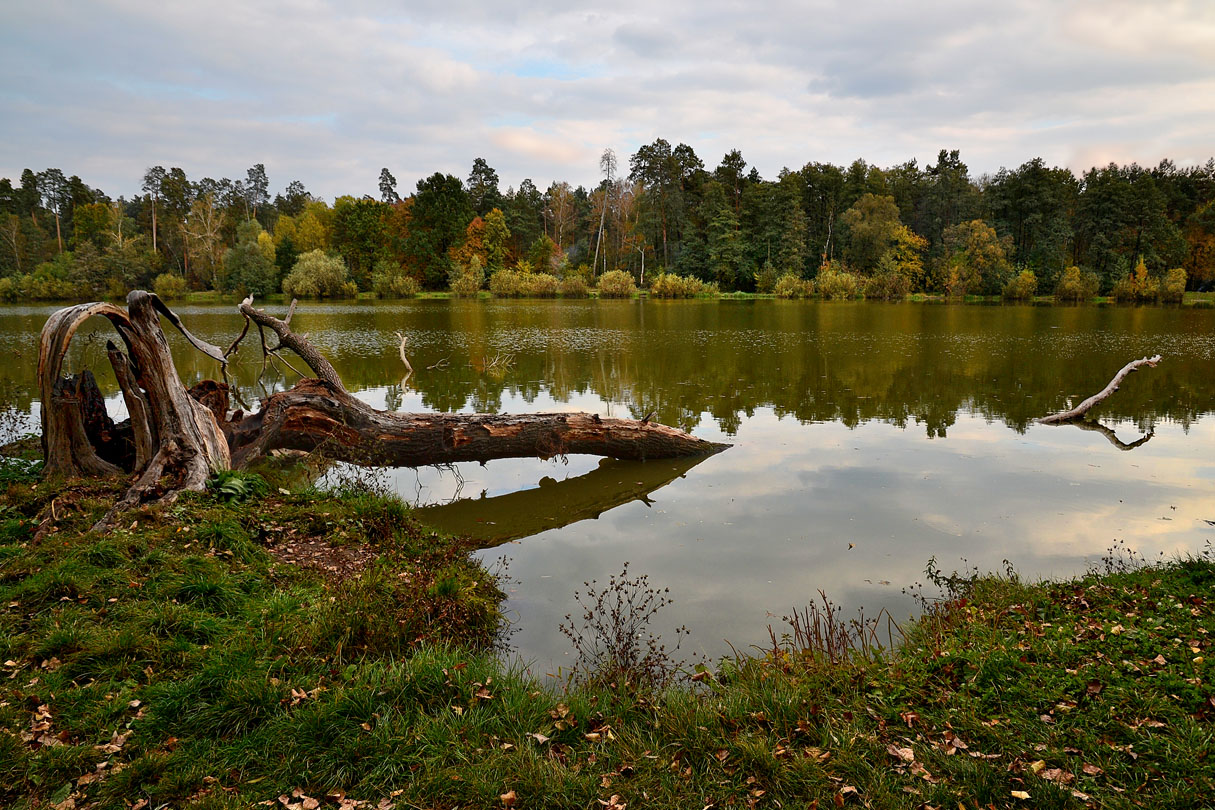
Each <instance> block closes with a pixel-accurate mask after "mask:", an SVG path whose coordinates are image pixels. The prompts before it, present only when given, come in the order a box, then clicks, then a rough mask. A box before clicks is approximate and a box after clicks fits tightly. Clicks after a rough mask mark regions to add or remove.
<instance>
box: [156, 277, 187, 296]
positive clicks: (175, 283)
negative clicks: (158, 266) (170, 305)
mask: <svg viewBox="0 0 1215 810" xmlns="http://www.w3.org/2000/svg"><path fill="white" fill-rule="evenodd" d="M152 291H153V292H155V293H156V294H157V295H159V296H160V297H161V298H163V299H164V300H166V301H169V300H172V299H174V298H181V297H182V296H183V295H185V294H186V280H185V279H184V278H182V277H181V276H179V275H177V274H176V273H161V274H160V275H159V276H157V277H156V280H155V281H153V282H152Z"/></svg>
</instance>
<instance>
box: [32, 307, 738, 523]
mask: <svg viewBox="0 0 1215 810" xmlns="http://www.w3.org/2000/svg"><path fill="white" fill-rule="evenodd" d="M239 311H240V313H241V314H242V315H243V316H244V318H245V325H244V329H242V331H241V334H240V335H239V336H238V337H237V339H236V340H235V341H233V343H232V344H231V345H230V346H229V347H228V350H227V351H221V350H220V349H219V348H217V347H215V346H212V345H211V344H209V343H206V342H205V341H202V340H200V339H198V338H196V337H195V336H194V335H192V334H191V333H190V332H189V331H188V330H186V328H185V327H184V325H182V323H181V320H180V319H179V318H178V317H177V315H176V314H175V313H173V312H172V311H171V310H169V308H168V307H166V306H165V305H164V304H163V303H162V302H161V301H160V299H159V298H157V297H156V296H155V295H152V294H150V293H147V292H143V291H141V290H136V291H134V292H132V293H131V294H130V295H129V296H128V297H127V310H126V311H123V310H122V309H120V308H118V307H115V306H113V305H111V304H105V303H94V304H81V305H78V306H75V307H68V308H66V309H63V310H60V311H59V312H56V313H54V314H53V315H52V316H51V317H50V319H48V321H47V324H46V326H45V327H44V328H43V331H42V337H41V341H40V344H39V361H38V373H39V384H40V386H41V392H42V402H43V403H44V407H43V409H42V424H43V446H44V449H45V451H46V467H45V469H46V471H47V474H48V475H66V476H79V475H93V476H96V475H112V474H116V473H119V472H122V471H124V470H125V471H127V472H129V473H130V474H132V475H133V482H132V484H131V485H130V487H129V489H128V490H127V492H126V494H124V495H123V496H122V498H121V499H119V501H118V502H117V503H115V505H114V507H113V508H112V509H111V510H110V511H109V513H107V515H106V517H105V518H103V519H102V520H101V521H100V522H99V523H98V527H104V526H109V525H112V524H113V522H114V521H115V519H116V517H117V516H118V515H119V514H120V513H122V512H123V511H125V510H127V509H130V508H132V507H135V506H138V505H140V504H146V503H152V502H170V501H172V500H173V499H175V498H176V497H177V494H178V493H180V492H182V491H184V490H200V489H202V488H203V486H204V485H205V482H206V480H207V478H208V476H209V475H210V473H211V471H212V470H213V469H217V468H225V467H228V466H230V465H231V466H237V467H242V466H245V465H247V464H248V463H249V462H251V461H253V460H254V459H256V458H258V457H259V456H261V455H263V454H266V453H269V452H271V451H274V450H302V451H312V450H316V449H318V448H322V447H323V448H324V450H325V454H326V456H327V457H329V458H332V459H335V460H341V461H348V462H351V463H355V464H360V465H363V466H407V467H419V466H427V465H432V464H448V463H452V462H457V461H487V460H489V459H495V458H513V457H527V456H538V457H541V458H551V457H553V456H561V455H565V454H569V453H589V454H594V455H600V456H607V457H609V458H618V459H642V460H644V459H658V458H674V457H681V456H696V455H705V454H708V453H713V452H716V451H718V450H720V449H722V448H723V445H718V444H714V443H712V442H706V441H704V440H702V439H698V438H696V437H694V436H690V435H688V434H686V433H684V432H682V431H679V430H676V429H674V428H670V427H666V426H664V425H659V424H655V423H651V422H649V421H648V419H647V420H645V421H640V422H638V421H635V420H631V419H601V418H600V417H598V416H596V415H592V414H585V413H550V414H525V415H518V416H508V415H504V414H499V415H493V414H398V413H390V412H385V411H378V410H376V409H374V408H372V407H371V406H369V405H367V404H366V403H364V402H362V401H361V400H359V399H356V398H355V397H353V396H351V394H350V393H349V392H348V391H347V390H346V388H345V386H344V385H343V384H342V380H341V378H340V377H339V375H338V373H337V371H336V370H335V369H334V368H333V366H332V365H331V364H330V363H329V361H328V360H327V359H326V358H325V357H324V355H322V354H321V353H320V352H319V351H317V350H316V348H315V347H313V346H312V345H311V344H310V343H309V342H308V340H307V338H306V337H305V336H303V335H297V334H295V333H294V332H292V331H291V327H290V321H291V317H292V315H293V314H294V312H295V302H294V301H293V302H292V303H291V307H290V308H289V309H288V311H287V317H286V318H284V319H282V320H279V319H278V318H275V317H273V316H272V315H269V314H268V313H266V312H265V311H263V310H258V309H255V308H254V307H253V301H252V298H246V299H245V300H244V301H242V302H241V304H240V307H239ZM93 315H101V316H103V317H106V318H108V319H109V320H110V321H111V323H113V324H114V326H115V328H116V329H117V330H118V333H119V335H120V337H121V338H122V340H123V342H124V343H125V344H126V348H127V352H126V353H124V352H122V351H121V350H120V349H119V348H118V347H117V346H116V345H114V344H113V343H111V344H110V345H109V347H108V348H109V357H110V362H111V364H112V365H113V366H114V371H115V374H116V376H117V377H118V381H119V388H120V389H121V390H122V394H123V397H124V399H125V400H126V402H127V405H128V409H129V410H130V412H131V425H130V427H129V428H127V427H125V426H115V425H114V424H113V422H112V421H111V420H109V419H108V416H107V415H106V414H105V407H104V399H103V398H102V397H101V394H100V391H98V390H96V383H95V382H93V380H92V375H91V374H90V373H89V372H88V371H87V370H86V371H84V372H82V373H81V374H80V375H77V376H75V377H71V378H65V377H63V376H62V367H63V358H64V356H65V354H66V352H67V348H68V344H69V342H70V341H71V339H72V337H73V335H74V334H75V332H76V330H77V328H78V327H79V325H80V323H82V322H83V321H84V320H86V319H87V318H89V317H92V316H93ZM162 315H163V316H164V317H165V318H166V319H167V320H168V321H169V322H170V323H172V324H173V325H174V326H175V327H176V328H177V329H179V330H180V331H181V333H182V334H183V335H184V336H185V337H186V339H187V340H188V341H189V342H190V344H191V345H193V346H194V347H195V348H197V349H198V350H200V351H202V352H203V353H205V354H206V355H207V356H209V357H212V358H214V359H215V360H218V361H219V362H220V363H221V367H223V368H224V369H226V364H227V359H228V357H230V356H231V355H233V354H234V353H235V352H236V351H237V350H238V348H239V346H240V343H241V341H242V340H243V338H244V337H245V335H247V334H248V332H249V324H250V323H253V324H254V325H255V326H257V328H258V334H259V336H260V339H261V343H262V352H263V361H262V362H263V373H264V372H265V366H266V363H267V362H270V361H277V362H282V363H284V364H286V365H288V366H289V367H291V368H292V369H293V370H296V369H294V367H293V366H290V363H289V362H288V361H287V359H286V358H285V357H283V356H282V354H281V351H282V350H283V349H290V350H291V352H293V353H294V354H295V355H296V356H297V357H299V358H301V359H302V360H303V361H304V362H305V363H306V364H307V365H308V367H309V368H310V369H311V370H312V372H313V373H314V374H315V375H316V377H317V378H318V379H313V378H309V377H304V378H303V379H301V380H300V381H299V382H298V383H297V384H296V385H295V387H294V388H292V389H290V390H287V391H280V392H278V393H275V394H272V395H270V396H269V397H267V398H266V399H265V400H264V401H263V402H262V407H261V409H260V410H259V411H258V412H257V413H255V414H252V415H248V416H246V415H245V414H244V413H243V411H237V412H236V413H235V414H232V415H231V416H229V415H228V408H229V402H228V397H229V393H230V391H231V388H230V386H228V385H227V384H225V383H217V382H214V381H210V380H204V381H202V382H200V383H198V384H197V385H195V386H194V387H193V388H191V389H190V390H189V391H187V390H186V387H185V386H184V384H183V383H182V381H181V379H180V378H179V377H178V374H177V369H176V367H175V366H174V364H173V359H172V356H171V355H170V354H169V347H168V342H167V341H166V340H165V337H164V333H163V331H162V330H161V326H160V316H162ZM267 330H268V331H270V332H272V333H274V335H275V336H276V337H277V338H278V344H277V345H275V346H268V345H267V342H266V334H265V333H266V331H267ZM403 359H404V358H403ZM513 360H514V356H513V355H507V356H502V355H499V357H498V358H496V359H495V364H494V365H495V367H497V368H503V367H505V366H507V365H509V363H511V362H513ZM444 362H445V361H440V363H444ZM406 363H408V361H406ZM437 365H439V364H436V366H437ZM296 373H300V372H299V371H298V370H296ZM301 377H303V375H302V374H301ZM121 442H125V443H126V444H123V445H121V446H119V443H121ZM99 449H101V450H103V451H104V452H101V453H99V452H98V451H99ZM115 462H117V463H115ZM119 465H121V466H119Z"/></svg>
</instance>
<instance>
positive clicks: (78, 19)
mask: <svg viewBox="0 0 1215 810" xmlns="http://www.w3.org/2000/svg"><path fill="white" fill-rule="evenodd" d="M1212 41H1215V6H1212V5H1211V4H1209V3H1204V2H1201V0H1195V2H1172V3H1162V4H1143V3H1132V2H1117V3H1110V2H1095V1H1094V2H1089V1H1088V0H1084V1H1076V2H1068V3H1054V2H1045V0H1021V1H1020V2H1010V3H1005V4H1000V5H998V6H989V7H985V8H982V9H981V10H980V9H978V8H977V7H975V6H974V5H973V4H971V3H963V2H961V0H937V2H933V3H919V4H914V5H911V4H899V5H893V6H892V5H890V4H877V3H871V2H869V3H867V2H849V3H838V2H798V3H776V4H765V5H764V6H762V7H756V6H739V5H737V4H734V3H725V2H707V3H698V4H696V5H692V4H690V3H678V2H676V3H666V4H653V3H645V4H643V3H639V2H623V3H617V4H613V5H612V6H611V7H610V8H609V9H606V10H605V9H602V7H600V6H598V5H595V6H592V5H590V4H583V5H579V4H569V3H557V2H548V0H544V2H537V3H531V4H528V5H527V6H526V7H524V8H510V7H507V5H506V4H496V5H488V4H480V3H473V2H468V0H452V1H451V2H442V3H439V2H421V3H410V4H408V5H406V6H401V5H399V4H396V3H390V2H382V1H381V2H362V3H337V2H328V0H305V1H304V2H274V3H263V4H248V3H240V2H235V1H234V0H216V2H209V3H205V4H203V3H189V2H184V3H148V2H146V0H108V2H96V3H90V4H80V3H68V2H63V0H60V2H48V3H40V4H7V5H6V7H5V8H3V9H0V75H3V76H4V77H5V78H4V80H3V84H2V85H0V120H3V121H4V122H5V133H4V134H5V137H4V138H3V139H2V140H0V176H9V177H17V176H19V174H20V172H21V169H22V168H24V167H26V166H28V167H31V168H34V169H41V168H44V167H46V166H58V167H61V168H63V169H64V170H65V171H68V172H69V173H77V174H80V175H81V176H82V177H83V178H84V179H85V180H86V182H89V183H91V184H94V185H98V186H100V187H102V188H104V189H105V190H107V191H109V192H110V193H112V194H120V193H125V194H131V193H133V192H134V191H135V190H136V189H137V187H138V180H139V176H140V175H141V174H142V172H143V170H144V169H145V168H146V167H147V166H150V165H154V164H157V163H160V164H164V165H180V166H182V168H184V169H186V171H187V173H188V174H189V175H190V176H191V177H202V176H205V175H210V176H217V177H218V176H229V177H240V176H243V174H244V170H245V168H247V167H248V166H250V165H252V164H253V163H256V162H263V163H265V164H266V166H267V169H268V171H269V172H270V175H271V181H272V185H273V186H275V187H276V188H281V187H282V186H284V185H286V183H287V182H288V181H289V180H291V179H294V178H299V179H302V180H303V181H304V182H305V184H306V185H307V186H308V187H309V188H310V189H312V190H313V191H315V192H318V193H321V194H323V195H325V196H328V197H332V196H334V195H337V194H341V193H374V191H375V183H376V178H377V177H378V173H379V169H380V167H381V166H385V165H387V166H389V167H390V168H391V169H392V170H393V172H394V174H396V176H397V177H398V178H399V179H400V180H401V182H402V188H403V189H409V188H412V186H413V183H414V182H415V181H416V180H417V179H419V178H421V177H424V176H427V175H429V174H431V173H433V172H435V171H444V172H451V173H453V174H456V175H458V176H461V177H462V176H464V175H465V174H466V173H467V171H468V168H469V166H471V163H472V160H473V158H475V157H479V156H480V157H485V158H486V159H487V160H488V161H489V163H490V165H492V166H494V167H495V168H496V169H497V170H498V173H499V175H500V176H501V178H502V181H503V185H504V186H505V185H517V184H518V182H519V181H520V180H522V179H523V178H524V177H530V178H532V179H533V180H534V181H535V182H536V184H537V185H539V186H541V187H545V186H547V185H548V183H549V182H551V181H552V180H555V179H565V180H569V181H571V182H573V183H575V184H578V183H585V184H590V183H593V182H595V181H596V174H597V172H596V168H597V167H596V156H597V155H598V154H599V152H600V151H601V150H602V149H603V148H604V147H606V146H612V147H614V148H616V150H617V152H618V153H620V155H621V157H622V162H623V159H625V158H627V154H629V153H631V152H632V151H633V150H634V149H635V148H636V147H637V146H638V145H640V144H641V143H643V142H649V141H651V140H653V139H654V138H656V137H664V138H666V139H667V140H669V141H671V142H673V143H677V142H680V141H683V142H686V143H689V144H690V145H692V146H693V147H694V148H695V149H696V150H697V153H698V154H699V155H700V156H701V158H702V159H703V160H704V161H705V163H706V164H707V165H709V166H713V165H715V164H716V163H717V161H718V160H719V159H720V157H721V155H722V154H724V153H725V152H726V151H727V150H729V149H732V148H738V149H740V150H741V151H742V153H743V155H744V156H745V157H746V158H747V160H748V161H750V162H751V163H752V164H753V165H755V166H756V167H757V168H758V169H759V170H760V172H761V173H762V174H763V175H764V176H766V177H772V176H775V174H776V173H777V172H778V171H779V170H780V168H781V167H783V166H790V167H797V166H800V165H801V164H803V163H805V162H807V161H810V160H825V161H832V162H836V163H845V162H849V161H851V160H852V159H853V158H855V157H858V156H859V157H864V158H865V159H867V160H869V161H871V162H874V163H878V164H880V165H889V164H893V163H899V162H902V161H904V160H907V159H909V158H918V159H919V160H920V161H921V162H925V161H931V160H932V159H933V157H934V156H935V154H936V152H937V151H938V150H939V149H941V148H950V149H953V148H958V149H961V151H962V156H963V159H964V160H966V161H967V162H968V163H969V164H970V166H971V168H972V171H973V173H975V174H979V173H982V172H985V171H994V170H996V169H998V168H999V167H1000V166H1004V165H1007V166H1015V165H1019V164H1020V163H1022V162H1024V161H1026V160H1028V159H1030V158H1032V157H1035V156H1041V157H1043V158H1044V159H1045V160H1046V161H1047V162H1048V163H1056V164H1063V165H1068V166H1070V167H1071V168H1073V169H1074V170H1083V169H1085V168H1087V167H1088V166H1089V165H1092V164H1094V163H1105V162H1108V161H1110V160H1113V161H1118V162H1129V161H1132V160H1134V161H1139V162H1141V163H1147V164H1154V163H1155V162H1157V161H1158V160H1160V159H1161V158H1164V157H1170V158H1173V159H1174V160H1176V161H1178V162H1182V163H1184V162H1198V161H1203V160H1205V159H1206V158H1207V157H1209V156H1210V155H1209V152H1210V151H1211V147H1210V137H1209V134H1210V132H1211V131H1212V130H1213V129H1215V92H1212V91H1213V90H1215V52H1213V49H1211V48H1210V47H1209V45H1210V42H1212Z"/></svg>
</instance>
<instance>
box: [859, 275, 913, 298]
mask: <svg viewBox="0 0 1215 810" xmlns="http://www.w3.org/2000/svg"><path fill="white" fill-rule="evenodd" d="M909 292H911V279H909V278H907V276H905V275H903V274H902V273H900V272H898V271H897V270H894V269H889V270H886V271H884V272H879V273H877V274H876V275H874V276H871V277H870V278H867V279H865V297H866V298H872V299H874V300H877V301H902V300H903V299H904V298H906V297H907V293H909Z"/></svg>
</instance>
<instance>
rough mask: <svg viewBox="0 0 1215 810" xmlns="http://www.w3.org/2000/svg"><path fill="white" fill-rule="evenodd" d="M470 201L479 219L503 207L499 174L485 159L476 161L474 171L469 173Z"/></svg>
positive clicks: (473, 166)
mask: <svg viewBox="0 0 1215 810" xmlns="http://www.w3.org/2000/svg"><path fill="white" fill-rule="evenodd" d="M468 200H469V202H470V203H471V204H472V207H473V211H475V212H476V214H477V216H479V217H484V216H485V215H486V214H488V213H489V212H490V211H492V210H493V209H495V208H499V207H501V206H502V202H503V199H502V192H500V191H499V190H498V173H497V172H496V171H494V170H493V169H492V168H491V167H490V165H489V164H488V163H486V162H485V158H477V159H476V160H474V161H473V165H472V171H471V172H469V173H468Z"/></svg>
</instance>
